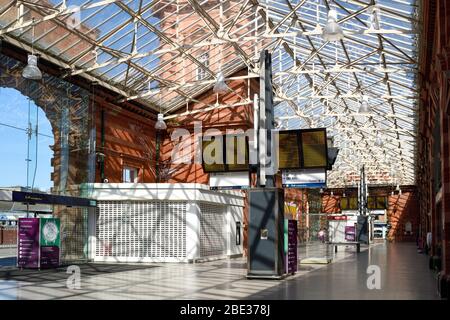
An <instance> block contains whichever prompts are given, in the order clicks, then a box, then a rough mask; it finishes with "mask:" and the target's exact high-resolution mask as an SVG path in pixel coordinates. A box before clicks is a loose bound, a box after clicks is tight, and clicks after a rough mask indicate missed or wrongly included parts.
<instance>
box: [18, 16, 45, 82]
mask: <svg viewBox="0 0 450 320" xmlns="http://www.w3.org/2000/svg"><path fill="white" fill-rule="evenodd" d="M32 21H33V22H32V23H33V31H32V39H31V54H29V55H28V61H27V62H28V63H27V65H26V66H25V68H24V69H23V70H22V77H24V78H25V79H29V80H41V79H42V72H41V70H39V67H38V66H37V60H38V58H37V56H36V55H34V18H33V20H32Z"/></svg>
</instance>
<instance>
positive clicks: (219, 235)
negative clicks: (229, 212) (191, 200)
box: [200, 203, 227, 257]
mask: <svg viewBox="0 0 450 320" xmlns="http://www.w3.org/2000/svg"><path fill="white" fill-rule="evenodd" d="M200 211H201V213H200V256H201V257H208V256H216V255H224V254H226V252H227V241H226V223H225V207H224V206H221V205H216V204H211V203H200Z"/></svg>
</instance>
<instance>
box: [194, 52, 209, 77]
mask: <svg viewBox="0 0 450 320" xmlns="http://www.w3.org/2000/svg"><path fill="white" fill-rule="evenodd" d="M198 61H199V62H200V63H202V64H203V65H204V66H205V67H206V68H208V67H209V53H208V52H205V53H203V54H201V55H200V56H199V57H198ZM207 76H208V73H207V72H206V70H205V69H203V68H202V67H200V66H199V67H198V68H197V81H199V80H203V79H206V77H207Z"/></svg>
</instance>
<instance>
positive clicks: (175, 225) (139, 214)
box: [96, 201, 186, 258]
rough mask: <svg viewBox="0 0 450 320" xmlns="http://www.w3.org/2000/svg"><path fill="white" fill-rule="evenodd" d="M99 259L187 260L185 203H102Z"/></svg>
mask: <svg viewBox="0 0 450 320" xmlns="http://www.w3.org/2000/svg"><path fill="white" fill-rule="evenodd" d="M97 217H98V219H97V225H96V235H97V246H96V256H97V257H128V258H183V257H186V202H181V201H180V202H168V201H151V202H148V201H131V202H123V201H100V202H99V203H98V209H97Z"/></svg>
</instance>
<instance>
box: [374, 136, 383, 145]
mask: <svg viewBox="0 0 450 320" xmlns="http://www.w3.org/2000/svg"><path fill="white" fill-rule="evenodd" d="M375 146H377V147H382V146H383V139H381V136H380V134H379V133H377V138H376V140H375Z"/></svg>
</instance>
